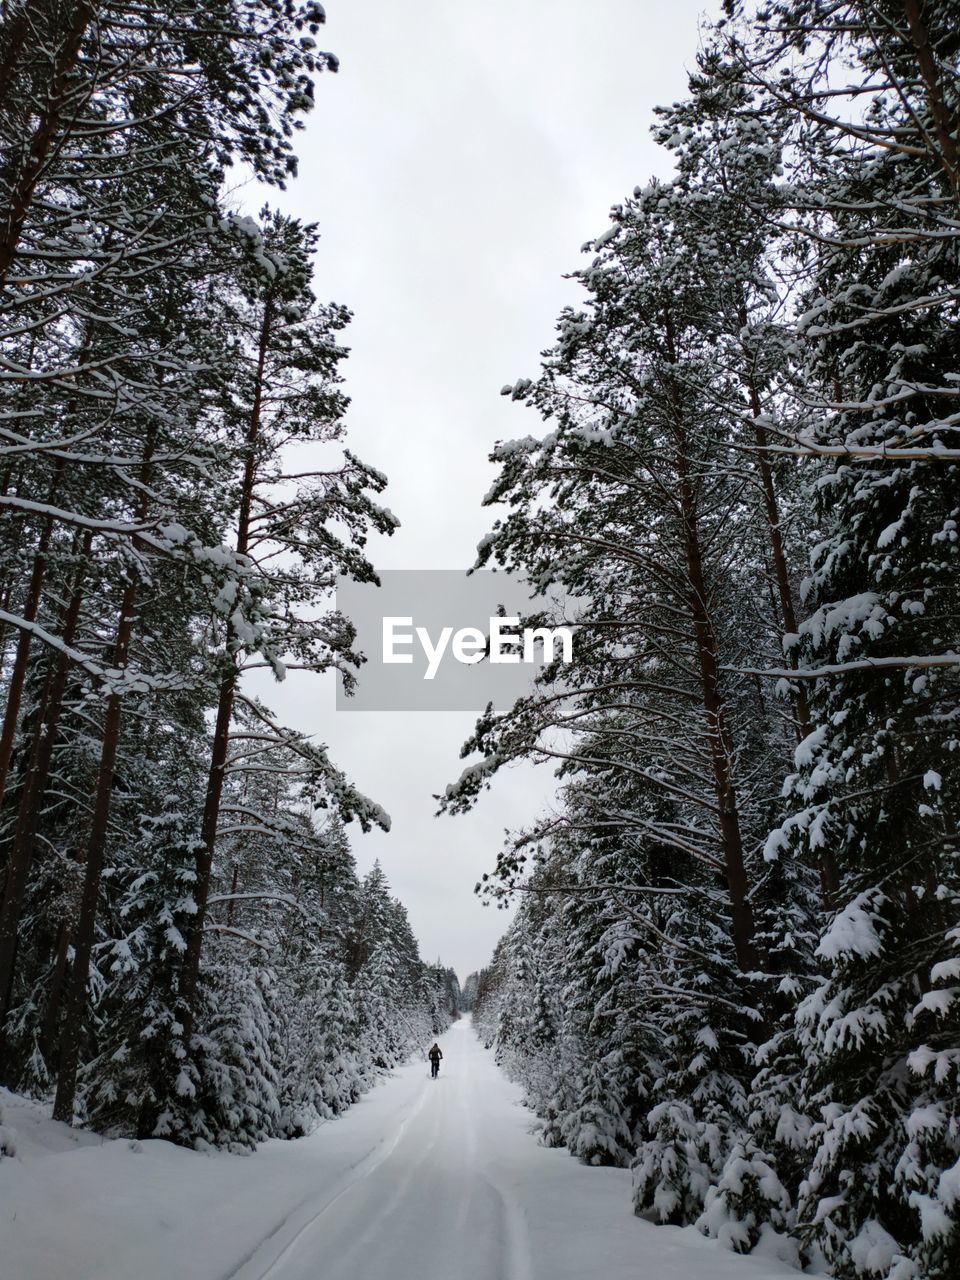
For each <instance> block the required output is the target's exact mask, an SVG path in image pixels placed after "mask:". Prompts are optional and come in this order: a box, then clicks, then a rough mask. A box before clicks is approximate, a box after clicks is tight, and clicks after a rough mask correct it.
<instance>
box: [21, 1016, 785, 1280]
mask: <svg viewBox="0 0 960 1280" xmlns="http://www.w3.org/2000/svg"><path fill="white" fill-rule="evenodd" d="M441 1046H442V1048H443V1051H444V1054H445V1057H444V1062H443V1067H442V1071H441V1075H440V1078H439V1079H438V1080H437V1081H432V1080H431V1079H430V1078H429V1070H428V1068H427V1066H426V1064H425V1063H424V1062H422V1061H420V1062H415V1063H410V1064H408V1065H407V1066H405V1067H403V1068H402V1069H401V1070H400V1071H398V1072H397V1073H396V1075H395V1076H393V1077H392V1078H391V1079H389V1080H387V1081H385V1082H384V1083H383V1084H381V1085H380V1086H379V1087H378V1088H376V1089H374V1090H373V1092H372V1093H371V1094H369V1095H368V1096H367V1097H366V1098H364V1099H363V1100H362V1101H361V1102H360V1103H358V1104H357V1105H356V1106H355V1107H354V1108H352V1109H351V1110H350V1111H349V1112H348V1113H347V1114H346V1115H345V1116H344V1117H343V1118H342V1119H340V1120H337V1121H335V1122H334V1123H331V1124H328V1125H324V1126H322V1127H321V1129H320V1130H318V1132H317V1133H315V1134H314V1135H312V1136H311V1137H310V1138H305V1139H302V1140H300V1141H298V1142H292V1143H283V1142H270V1143H266V1144H265V1145H264V1146H263V1147H262V1148H261V1149H260V1150H259V1151H258V1152H257V1154H256V1155H253V1156H250V1157H249V1158H243V1157H236V1156H227V1155H222V1154H218V1155H213V1156H203V1155H198V1154H195V1153H192V1152H186V1151H182V1150H179V1149H177V1148H173V1147H171V1146H169V1144H167V1143H162V1142H145V1143H142V1144H133V1145H132V1144H130V1143H127V1142H102V1141H101V1140H100V1139H95V1138H92V1137H91V1136H90V1135H82V1136H80V1137H79V1140H78V1139H77V1138H76V1137H75V1136H74V1135H72V1134H71V1133H70V1132H69V1131H68V1130H66V1129H64V1128H63V1127H62V1126H55V1125H53V1124H52V1123H51V1122H49V1121H46V1120H40V1119H39V1118H37V1117H36V1113H35V1112H32V1111H31V1110H30V1109H29V1108H20V1109H19V1110H18V1108H17V1107H16V1106H13V1107H11V1106H10V1105H9V1103H10V1098H9V1096H8V1097H7V1103H8V1105H7V1106H6V1108H5V1110H6V1111H7V1118H8V1120H9V1121H11V1122H12V1123H13V1124H14V1125H15V1126H16V1127H17V1128H18V1129H19V1132H20V1151H19V1155H18V1157H17V1158H16V1159H15V1160H5V1161H2V1162H0V1276H3V1277H4V1280H7V1278H9V1280H155V1278H156V1280H160V1277H163V1278H164V1280H169V1277H170V1276H176V1277H178V1278H179V1280H266V1278H267V1277H269V1280H590V1278H592V1277H595V1278H596V1280H600V1278H601V1277H602V1280H648V1278H649V1280H751V1277H752V1280H783V1278H784V1277H789V1276H792V1277H793V1278H794V1280H796V1276H797V1273H796V1272H795V1271H790V1270H788V1269H787V1268H785V1267H784V1266H782V1265H781V1264H779V1263H777V1262H774V1261H769V1260H766V1261H761V1260H759V1259H755V1258H741V1257H737V1256H735V1255H733V1254H730V1253H727V1252H725V1251H724V1250H722V1249H721V1248H719V1247H718V1246H717V1245H716V1243H714V1242H713V1241H709V1240H705V1239H704V1238H703V1237H701V1236H700V1235H698V1234H697V1233H696V1232H695V1231H693V1230H691V1229H688V1230H683V1231H681V1230H677V1229H675V1228H668V1227H655V1226H652V1225H651V1224H649V1223H646V1222H641V1221H639V1220H638V1219H636V1218H634V1217H633V1216H632V1215H631V1213H630V1202H629V1174H628V1173H626V1172H625V1171H623V1170H616V1169H587V1168H584V1167H583V1166H582V1165H579V1164H578V1163H577V1162H576V1161H574V1160H572V1159H570V1157H569V1156H568V1155H567V1154H566V1153H565V1152H563V1151H550V1150H545V1149H544V1148H542V1147H540V1146H538V1145H537V1144H536V1142H535V1141H534V1140H533V1138H531V1137H530V1136H529V1133H528V1129H529V1125H530V1119H531V1117H530V1114H529V1112H527V1111H525V1110H523V1108H522V1107H520V1105H519V1091H518V1090H517V1089H516V1088H515V1087H514V1086H513V1085H511V1084H509V1083H508V1082H507V1081H506V1080H505V1079H504V1077H503V1076H502V1074H501V1073H500V1071H499V1070H498V1069H497V1067H496V1066H495V1065H494V1063H493V1059H492V1055H491V1054H489V1053H488V1052H486V1051H485V1050H484V1049H483V1048H482V1046H481V1045H480V1043H479V1042H478V1040H477V1039H476V1037H475V1036H474V1035H473V1033H472V1031H471V1028H470V1024H469V1020H468V1019H464V1020H463V1021H462V1022H460V1023H458V1024H457V1025H456V1026H454V1027H453V1028H452V1029H451V1031H450V1032H449V1033H448V1034H447V1035H446V1036H445V1037H443V1039H442V1040H441Z"/></svg>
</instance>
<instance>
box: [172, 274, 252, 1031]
mask: <svg viewBox="0 0 960 1280" xmlns="http://www.w3.org/2000/svg"><path fill="white" fill-rule="evenodd" d="M272 319H273V303H272V297H271V296H270V295H268V296H267V298H266V300H265V301H264V308H263V320H262V322H261V325H260V334H259V339H258V344H257V363H256V373H255V380H254V387H253V402H252V404H251V407H250V417H249V420H248V424H247V435H246V440H245V442H244V443H245V449H246V459H245V462H244V468H243V480H242V483H241V489H240V507H239V511H238V514H237V551H238V552H239V553H240V554H241V555H246V554H247V550H248V548H249V545H250V515H251V511H252V508H253V492H254V488H255V486H256V480H257V470H256V446H257V441H258V438H259V435H260V425H261V419H262V414H263V393H264V378H265V372H266V364H267V353H268V350H269V346H270V330H271V323H272ZM231 640H232V635H231V633H230V631H229V629H228V645H229V642H230V641H231ZM229 664H230V665H229V666H228V668H227V670H226V672H225V674H224V676H223V679H222V680H221V682H220V694H219V698H218V701H217V718H216V724H215V727H214V733H213V748H212V751H211V755H210V770H209V773H208V775H207V793H206V797H205V799H204V805H203V818H202V820H201V824H200V842H199V848H198V850H197V856H196V883H195V885H194V893H193V897H194V902H195V904H196V911H195V913H194V915H193V919H192V921H191V927H190V934H189V936H188V938H187V950H186V955H185V957H184V966H183V985H182V995H183V998H184V1002H185V1005H186V1008H187V1015H186V1019H185V1021H186V1024H187V1025H186V1026H185V1029H184V1039H185V1041H186V1043H188V1044H189V1042H190V1038H191V1036H192V1034H193V1016H194V1013H195V1002H196V996H197V989H198V986H199V983H200V958H201V953H202V951H203V930H204V925H205V923H206V918H207V900H208V898H209V897H210V880H211V875H212V871H213V857H214V852H215V850H216V844H217V827H218V825H219V821H220V805H221V802H222V800H223V784H224V778H225V773H226V765H227V753H228V750H229V746H230V721H231V719H232V718H233V703H234V695H235V693H236V687H237V677H238V674H239V673H238V670H237V665H236V659H235V657H234V656H233V655H230V657H229Z"/></svg>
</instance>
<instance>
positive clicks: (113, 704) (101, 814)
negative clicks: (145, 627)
mask: <svg viewBox="0 0 960 1280" xmlns="http://www.w3.org/2000/svg"><path fill="white" fill-rule="evenodd" d="M137 585H138V584H137V582H136V580H134V581H132V582H130V583H128V584H127V587H126V588H125V590H124V593H123V598H122V601H121V605H120V621H119V623H118V626H117V637H116V642H115V645H114V651H113V663H112V665H113V666H114V667H115V668H116V669H117V670H118V671H124V670H125V669H126V666H127V661H128V658H129V652H130V640H131V637H132V636H133V612H134V607H135V605H136V598H137ZM122 712H123V695H122V694H120V693H111V694H110V696H109V698H108V699H107V711H106V716H105V717H104V726H103V743H102V746H101V750H100V765H99V768H98V770H97V784H96V788H95V791H94V802H93V819H92V822H91V825H90V835H89V838H88V840H87V856H86V870H85V874H84V878H83V894H82V897H81V900H80V912H79V915H78V917H77V924H76V929H75V930H74V939H75V941H74V955H73V972H72V974H71V978H70V990H69V996H68V999H67V1008H66V1015H65V1017H64V1022H63V1032H62V1034H61V1037H60V1074H59V1079H58V1082H57V1096H56V1099H55V1101H54V1106H53V1118H54V1119H55V1120H64V1121H66V1122H67V1123H68V1124H69V1123H71V1122H72V1120H73V1104H74V1100H75V1098H76V1091H77V1067H78V1065H79V1059H80V1041H81V1038H82V1032H83V1017H84V1013H85V1011H86V1007H87V985H88V982H89V978H90V957H91V955H92V954H93V944H94V940H95V937H96V923H97V906H98V903H99V897H100V878H101V875H102V872H103V862H104V854H105V852H106V847H107V828H108V825H109V821H110V802H111V800H112V798H113V775H114V770H115V767H116V761H117V748H118V746H119V743H120V724H121V719H122Z"/></svg>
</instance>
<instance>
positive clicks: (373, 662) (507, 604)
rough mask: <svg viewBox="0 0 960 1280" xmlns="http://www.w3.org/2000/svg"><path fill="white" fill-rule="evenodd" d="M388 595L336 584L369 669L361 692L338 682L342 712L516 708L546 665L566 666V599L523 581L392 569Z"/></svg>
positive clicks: (384, 587)
mask: <svg viewBox="0 0 960 1280" xmlns="http://www.w3.org/2000/svg"><path fill="white" fill-rule="evenodd" d="M379 577H380V582H381V585H380V586H379V587H375V586H371V585H369V584H366V583H357V582H354V581H353V580H352V579H349V578H338V579H337V608H338V609H339V610H340V611H341V612H342V613H344V614H346V616H347V617H348V618H349V619H350V620H351V621H352V622H353V624H354V626H355V627H356V629H357V642H356V648H357V649H358V650H359V651H360V652H361V653H362V654H363V656H364V657H365V659H366V661H365V662H364V663H363V665H362V666H361V667H360V670H359V672H358V674H357V688H356V691H355V692H354V693H353V694H352V695H350V696H347V695H346V694H345V692H344V685H343V679H342V677H339V676H338V678H337V710H338V711H482V710H483V709H484V708H485V707H486V706H487V704H488V703H493V705H494V707H495V708H496V709H497V710H506V709H507V708H508V707H511V706H512V705H513V703H514V702H515V701H516V700H517V698H518V697H521V696H522V695H523V694H525V693H527V692H528V691H529V690H530V689H531V687H532V685H533V682H534V679H535V677H536V674H537V672H538V671H539V670H541V669H542V667H543V665H544V662H545V661H546V662H550V661H554V660H556V661H559V662H569V661H571V660H572V656H573V643H574V628H573V627H571V626H570V625H569V624H568V620H567V619H566V618H565V616H564V613H565V610H564V608H563V605H562V602H561V600H560V598H559V597H553V598H551V599H549V600H547V599H545V598H544V597H543V596H534V595H533V594H532V591H531V588H530V586H529V585H528V584H527V583H525V582H524V581H523V580H522V579H521V578H519V577H518V576H516V575H513V574H509V573H503V572H492V571H489V570H481V571H480V572H478V573H473V574H470V575H469V576H467V574H465V573H462V572H459V571H457V570H443V569H425V570H417V569H388V570H384V571H382V572H380V574H379Z"/></svg>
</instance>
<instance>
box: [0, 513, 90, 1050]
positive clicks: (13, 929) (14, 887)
mask: <svg viewBox="0 0 960 1280" xmlns="http://www.w3.org/2000/svg"><path fill="white" fill-rule="evenodd" d="M90 541H91V535H90V534H89V533H87V534H85V535H84V538H83V542H82V545H81V560H83V559H85V558H86V554H87V552H88V551H89V548H90ZM83 573H84V570H83V565H82V564H81V567H80V569H79V570H78V572H77V578H76V580H75V582H74V590H73V593H72V596H71V598H70V602H69V604H68V606H67V609H66V612H65V614H64V618H63V624H62V629H61V634H62V636H63V640H64V642H65V643H66V644H68V645H72V644H73V641H74V638H75V636H76V631H77V625H78V622H79V619H80V609H81V605H82V602H83V585H82V584H83ZM50 661H51V667H50V671H49V672H48V674H47V680H46V685H45V689H44V694H43V700H42V709H41V714H40V715H39V716H38V717H37V729H36V733H35V736H34V741H33V746H32V749H31V752H30V760H29V763H28V766H27V772H26V775H25V777H24V784H23V794H22V795H21V797H20V805H19V809H18V812H17V821H16V826H15V827H14V832H13V840H12V843H11V847H10V853H9V857H8V860H7V875H6V881H5V884H4V891H3V898H2V900H0V1072H2V1070H3V1067H4V1061H3V1060H4V1057H5V1053H4V1042H3V1032H2V1026H3V1020H4V1017H5V1016H6V1013H7V1012H8V1010H9V1002H10V995H11V992H12V990H13V978H14V967H15V964H16V947H17V932H18V928H19V924H20V916H21V913H22V911H23V901H24V895H25V893H26V888H27V881H28V878H29V874H30V866H31V863H32V861H33V852H34V845H35V842H36V836H37V828H38V826H39V823H40V812H41V808H42V804H43V796H44V793H45V791H46V787H47V780H48V778H49V776H50V766H51V762H52V759H53V751H54V747H55V745H56V740H57V732H58V729H59V723H60V713H61V710H62V708H63V696H64V693H65V691H66V686H67V676H68V674H69V665H70V664H69V660H68V659H67V657H66V655H64V654H57V655H56V656H53V655H51V660H50Z"/></svg>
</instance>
